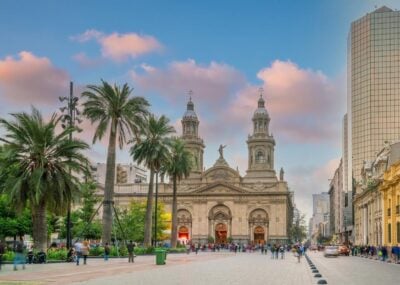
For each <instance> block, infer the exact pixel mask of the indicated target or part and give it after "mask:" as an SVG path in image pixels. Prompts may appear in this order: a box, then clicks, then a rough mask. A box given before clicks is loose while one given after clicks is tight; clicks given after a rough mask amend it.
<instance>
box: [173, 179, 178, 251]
mask: <svg viewBox="0 0 400 285" xmlns="http://www.w3.org/2000/svg"><path fill="white" fill-rule="evenodd" d="M173 183H174V184H173V194H172V228H171V247H172V248H174V247H176V242H177V238H178V217H177V215H178V201H177V197H176V188H177V185H176V175H174V177H173Z"/></svg>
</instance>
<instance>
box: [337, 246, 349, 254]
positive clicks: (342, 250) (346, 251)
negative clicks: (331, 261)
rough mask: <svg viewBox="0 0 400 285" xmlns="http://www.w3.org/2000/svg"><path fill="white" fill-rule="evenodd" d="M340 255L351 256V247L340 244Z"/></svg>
mask: <svg viewBox="0 0 400 285" xmlns="http://www.w3.org/2000/svg"><path fill="white" fill-rule="evenodd" d="M339 255H346V256H349V255H350V249H349V248H348V247H347V246H345V245H340V246H339Z"/></svg>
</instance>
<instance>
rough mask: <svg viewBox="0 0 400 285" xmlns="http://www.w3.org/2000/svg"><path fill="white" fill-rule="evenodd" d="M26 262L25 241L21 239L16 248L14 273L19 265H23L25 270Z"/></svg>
mask: <svg viewBox="0 0 400 285" xmlns="http://www.w3.org/2000/svg"><path fill="white" fill-rule="evenodd" d="M25 262H26V260H25V254H24V240H23V239H22V238H21V239H20V241H19V242H17V244H16V247H15V257H14V271H16V270H18V269H17V264H22V269H25Z"/></svg>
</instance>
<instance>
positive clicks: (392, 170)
mask: <svg viewBox="0 0 400 285" xmlns="http://www.w3.org/2000/svg"><path fill="white" fill-rule="evenodd" d="M380 191H381V194H382V198H383V209H384V211H383V224H384V231H383V241H384V244H385V245H388V246H394V245H398V244H400V160H398V161H397V162H395V163H393V164H392V165H391V166H390V167H389V168H388V169H387V170H386V171H385V173H384V176H383V183H382V184H381V187H380Z"/></svg>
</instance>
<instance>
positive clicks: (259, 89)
mask: <svg viewBox="0 0 400 285" xmlns="http://www.w3.org/2000/svg"><path fill="white" fill-rule="evenodd" d="M258 92H259V93H260V97H262V96H263V94H264V88H262V87H260V88H258Z"/></svg>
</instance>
